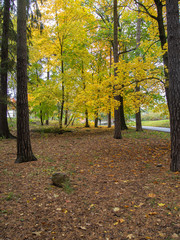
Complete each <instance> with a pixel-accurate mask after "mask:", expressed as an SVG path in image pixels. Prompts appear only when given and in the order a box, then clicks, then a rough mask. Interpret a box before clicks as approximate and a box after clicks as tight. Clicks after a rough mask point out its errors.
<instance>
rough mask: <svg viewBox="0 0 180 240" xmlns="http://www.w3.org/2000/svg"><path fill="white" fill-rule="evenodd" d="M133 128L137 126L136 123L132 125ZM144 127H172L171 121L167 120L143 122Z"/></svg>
mask: <svg viewBox="0 0 180 240" xmlns="http://www.w3.org/2000/svg"><path fill="white" fill-rule="evenodd" d="M130 125H131V126H135V122H132V123H130ZM142 126H151V127H166V128H169V127H170V122H169V119H165V120H155V121H142Z"/></svg>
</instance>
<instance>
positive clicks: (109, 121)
mask: <svg viewBox="0 0 180 240" xmlns="http://www.w3.org/2000/svg"><path fill="white" fill-rule="evenodd" d="M108 128H111V112H110V111H109V113H108Z"/></svg>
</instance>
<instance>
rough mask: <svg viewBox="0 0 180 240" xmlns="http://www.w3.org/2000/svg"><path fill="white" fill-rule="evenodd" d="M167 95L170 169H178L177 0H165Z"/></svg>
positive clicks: (179, 77)
mask: <svg viewBox="0 0 180 240" xmlns="http://www.w3.org/2000/svg"><path fill="white" fill-rule="evenodd" d="M166 9H167V31H168V59H169V63H168V64H169V97H170V127H171V166H170V169H171V171H173V172H175V171H180V142H179V141H180V61H179V57H180V23H179V6H178V0H173V1H172V0H166Z"/></svg>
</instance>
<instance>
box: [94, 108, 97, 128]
mask: <svg viewBox="0 0 180 240" xmlns="http://www.w3.org/2000/svg"><path fill="white" fill-rule="evenodd" d="M94 127H95V128H97V127H98V113H97V112H96V113H95V119H94Z"/></svg>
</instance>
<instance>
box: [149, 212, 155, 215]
mask: <svg viewBox="0 0 180 240" xmlns="http://www.w3.org/2000/svg"><path fill="white" fill-rule="evenodd" d="M149 215H157V212H150V213H149Z"/></svg>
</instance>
